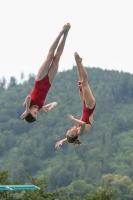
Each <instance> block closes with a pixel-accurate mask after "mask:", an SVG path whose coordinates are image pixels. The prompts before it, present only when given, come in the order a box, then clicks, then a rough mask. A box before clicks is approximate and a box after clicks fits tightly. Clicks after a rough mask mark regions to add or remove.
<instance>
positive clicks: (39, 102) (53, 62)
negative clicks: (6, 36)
mask: <svg viewBox="0 0 133 200" xmlns="http://www.w3.org/2000/svg"><path fill="white" fill-rule="evenodd" d="M70 28H71V26H70V24H69V23H67V24H66V25H64V26H63V28H62V30H61V31H60V32H59V35H58V36H57V38H56V39H55V41H54V43H53V44H52V46H51V48H50V50H49V53H48V55H47V58H46V60H45V61H44V63H43V64H42V66H41V67H40V69H39V71H38V73H37V76H36V78H35V83H34V88H33V90H32V91H31V92H30V94H29V95H28V96H27V97H26V99H25V101H24V104H23V106H24V107H25V108H26V111H25V112H24V113H23V114H22V115H21V119H24V120H26V121H27V122H29V123H32V122H34V121H37V120H36V119H37V116H38V111H43V112H49V111H50V110H52V109H53V108H54V107H55V106H56V105H57V103H56V102H52V103H50V104H47V105H45V106H43V104H44V101H45V99H46V96H47V93H48V91H49V89H50V87H51V85H52V83H53V80H54V78H55V76H56V74H57V71H58V65H59V60H60V57H61V54H62V52H63V49H64V46H65V41H66V37H67V34H68V31H69V29H70ZM62 36H63V38H62V40H61V42H60V44H59V41H60V39H61V37H62ZM58 44H59V45H58ZM56 48H57V51H56V54H55V50H56ZM54 54H55V55H54Z"/></svg>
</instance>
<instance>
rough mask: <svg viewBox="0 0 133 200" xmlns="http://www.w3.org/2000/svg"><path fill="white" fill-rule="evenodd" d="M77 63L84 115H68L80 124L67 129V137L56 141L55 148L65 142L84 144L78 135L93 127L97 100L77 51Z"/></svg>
mask: <svg viewBox="0 0 133 200" xmlns="http://www.w3.org/2000/svg"><path fill="white" fill-rule="evenodd" d="M74 56H75V61H76V63H77V69H78V76H79V82H78V87H79V94H80V99H81V101H82V104H83V109H82V115H81V117H80V120H79V119H75V118H74V117H73V116H72V115H67V116H68V117H69V118H70V119H71V120H72V121H74V122H76V123H77V124H78V126H77V127H76V126H74V127H72V128H70V129H69V130H68V131H67V134H66V138H65V139H63V140H60V141H58V142H57V143H56V145H55V148H58V147H59V146H61V145H62V144H63V142H69V143H73V144H74V145H75V144H78V145H79V144H82V143H81V142H80V141H79V140H78V136H80V135H84V134H85V133H86V132H87V131H89V129H90V128H91V125H92V122H93V112H94V109H95V107H96V101H95V99H94V97H93V95H92V92H91V89H90V87H89V85H88V75H87V72H86V70H85V68H84V67H83V65H82V58H80V56H79V55H78V53H77V52H75V54H74Z"/></svg>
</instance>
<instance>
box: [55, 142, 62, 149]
mask: <svg viewBox="0 0 133 200" xmlns="http://www.w3.org/2000/svg"><path fill="white" fill-rule="evenodd" d="M62 144H63V140H60V141H58V142H57V143H56V144H55V148H59V147H60V146H61V145H62Z"/></svg>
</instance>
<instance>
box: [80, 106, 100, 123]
mask: <svg viewBox="0 0 133 200" xmlns="http://www.w3.org/2000/svg"><path fill="white" fill-rule="evenodd" d="M95 107H96V103H95V105H94V107H93V108H91V109H90V108H87V107H86V105H85V102H84V104H83V109H82V115H81V117H80V120H81V121H83V122H85V123H86V124H91V123H90V121H89V117H90V116H91V115H92V113H93V112H94V109H95Z"/></svg>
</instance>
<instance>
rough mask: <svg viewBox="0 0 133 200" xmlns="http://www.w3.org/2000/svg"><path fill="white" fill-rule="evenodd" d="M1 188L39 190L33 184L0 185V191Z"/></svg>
mask: <svg viewBox="0 0 133 200" xmlns="http://www.w3.org/2000/svg"><path fill="white" fill-rule="evenodd" d="M2 190H10V191H12V190H40V188H39V187H37V186H35V185H0V191H2Z"/></svg>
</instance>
